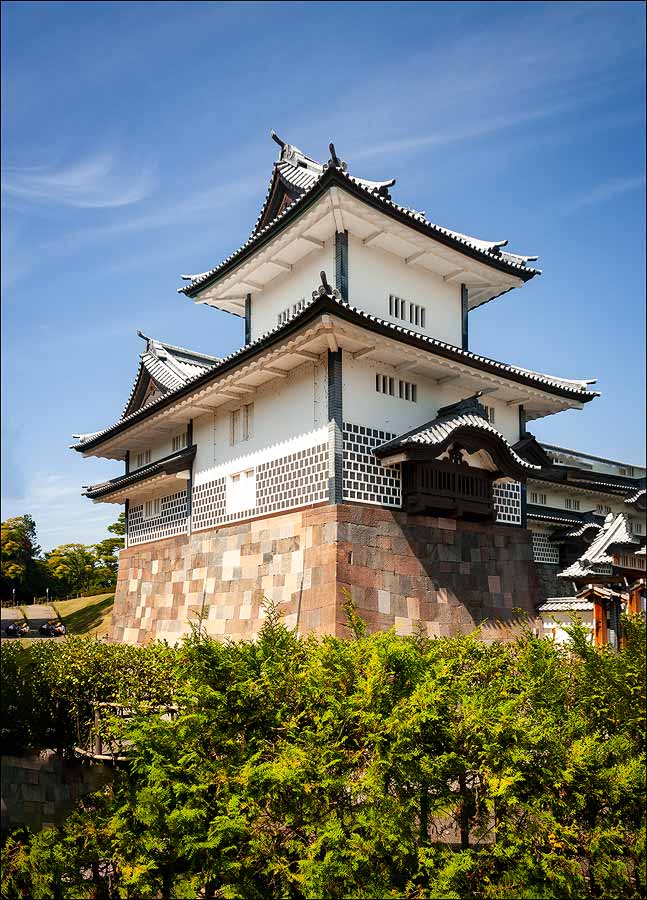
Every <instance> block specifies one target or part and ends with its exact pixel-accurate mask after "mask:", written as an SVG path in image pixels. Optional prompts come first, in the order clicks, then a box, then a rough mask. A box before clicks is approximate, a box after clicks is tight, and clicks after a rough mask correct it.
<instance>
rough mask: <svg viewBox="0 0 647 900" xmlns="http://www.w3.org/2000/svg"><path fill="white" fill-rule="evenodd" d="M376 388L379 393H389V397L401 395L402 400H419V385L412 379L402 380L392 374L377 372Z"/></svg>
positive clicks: (412, 401) (415, 401) (414, 401)
mask: <svg viewBox="0 0 647 900" xmlns="http://www.w3.org/2000/svg"><path fill="white" fill-rule="evenodd" d="M375 390H376V391H377V392H378V394H388V395H389V397H399V398H400V400H409V401H410V402H411V403H417V402H418V385H417V384H413V383H412V382H411V381H402V380H401V379H398V380H397V381H396V380H395V378H392V377H391V376H390V375H380V373H379V372H377V373H376V374H375Z"/></svg>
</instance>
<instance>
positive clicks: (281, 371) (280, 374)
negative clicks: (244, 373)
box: [261, 366, 289, 378]
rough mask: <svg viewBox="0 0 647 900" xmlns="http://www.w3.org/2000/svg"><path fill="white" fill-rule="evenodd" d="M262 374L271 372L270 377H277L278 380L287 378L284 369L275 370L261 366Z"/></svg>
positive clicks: (272, 367)
mask: <svg viewBox="0 0 647 900" xmlns="http://www.w3.org/2000/svg"><path fill="white" fill-rule="evenodd" d="M261 371H262V372H271V373H272V375H278V377H279V378H287V377H288V375H289V372H286V371H285V369H275V368H274V366H261Z"/></svg>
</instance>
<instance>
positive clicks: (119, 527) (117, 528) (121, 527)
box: [108, 512, 126, 547]
mask: <svg viewBox="0 0 647 900" xmlns="http://www.w3.org/2000/svg"><path fill="white" fill-rule="evenodd" d="M108 531H109V532H110V534H116V535H117V537H123V536H124V535H125V534H126V513H125V512H122V513H119V518H118V519H117V521H116V522H113V523H112V525H108ZM122 547H123V543H122Z"/></svg>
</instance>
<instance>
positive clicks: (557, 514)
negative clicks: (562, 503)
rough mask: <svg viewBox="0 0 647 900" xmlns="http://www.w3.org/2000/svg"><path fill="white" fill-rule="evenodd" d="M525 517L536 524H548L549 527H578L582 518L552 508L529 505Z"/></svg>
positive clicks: (575, 514) (578, 515)
mask: <svg viewBox="0 0 647 900" xmlns="http://www.w3.org/2000/svg"><path fill="white" fill-rule="evenodd" d="M527 515H528V518H529V519H533V520H536V521H537V522H548V523H550V524H551V525H552V524H556V525H579V524H580V523H581V522H582V516H581V515H580V514H578V513H576V512H569V511H568V510H561V509H555V508H554V507H544V506H537V505H536V504H531V503H529V504H528V507H527Z"/></svg>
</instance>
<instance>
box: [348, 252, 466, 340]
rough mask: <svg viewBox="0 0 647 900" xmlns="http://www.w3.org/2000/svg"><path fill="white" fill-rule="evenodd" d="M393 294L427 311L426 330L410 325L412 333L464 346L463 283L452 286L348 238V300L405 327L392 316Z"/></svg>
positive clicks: (440, 278)
mask: <svg viewBox="0 0 647 900" xmlns="http://www.w3.org/2000/svg"><path fill="white" fill-rule="evenodd" d="M389 294H396V295H397V296H398V297H402V298H403V299H405V300H410V301H411V302H412V303H418V304H420V305H421V306H424V307H425V309H426V322H425V328H420V327H419V326H416V325H412V324H411V323H406V326H407V327H408V328H410V329H411V330H412V331H418V332H420V333H421V334H426V335H429V336H430V337H434V338H438V339H439V340H441V341H446V342H447V343H448V344H454V345H455V346H458V347H460V345H461V341H462V319H461V289H460V284H449V283H447V282H446V281H443V279H442V277H441V276H440V275H435V274H434V273H433V272H427V271H425V270H424V269H421V268H417V267H415V266H408V265H407V264H406V263H405V262H404V261H403V260H401V259H399V258H398V257H397V256H395V255H393V254H392V253H387V252H386V251H384V250H380V249H379V248H378V247H371V246H370V245H369V246H368V247H365V246H364V245H363V244H362V242H361V241H360V240H359V239H358V238H355V237H353V236H352V235H350V236H349V239H348V299H349V302H350V304H351V305H352V306H358V307H360V308H361V309H363V310H366V312H370V313H372V314H373V315H375V316H379V317H380V318H382V319H386V320H387V321H389V322H397V323H399V324H401V325H402V324H405V323H403V322H402V320H401V319H396V318H393V317H391V316H389Z"/></svg>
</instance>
